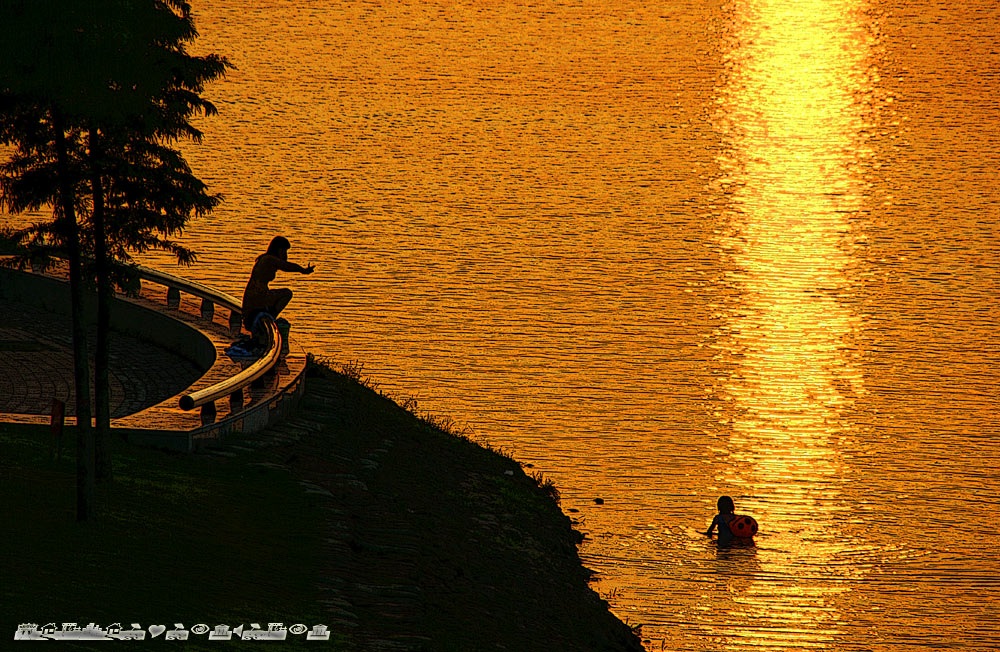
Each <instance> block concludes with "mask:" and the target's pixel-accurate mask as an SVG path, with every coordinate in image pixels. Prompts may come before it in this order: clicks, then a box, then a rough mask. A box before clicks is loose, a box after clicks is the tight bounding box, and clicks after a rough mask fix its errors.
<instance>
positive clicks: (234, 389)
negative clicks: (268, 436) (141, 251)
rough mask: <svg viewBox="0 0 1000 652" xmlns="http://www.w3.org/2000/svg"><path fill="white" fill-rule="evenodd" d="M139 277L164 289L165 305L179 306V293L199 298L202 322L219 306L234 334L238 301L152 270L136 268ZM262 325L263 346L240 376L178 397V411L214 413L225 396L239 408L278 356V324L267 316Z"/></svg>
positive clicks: (237, 325)
mask: <svg viewBox="0 0 1000 652" xmlns="http://www.w3.org/2000/svg"><path fill="white" fill-rule="evenodd" d="M138 272H139V277H140V278H142V279H145V280H147V281H152V282H154V283H159V284H160V285H164V286H166V288H167V305H168V306H170V307H177V306H179V305H180V293H181V292H185V293H187V294H190V295H193V296H196V297H198V298H199V299H201V316H202V319H211V318H212V317H213V315H214V314H215V306H216V305H220V306H223V307H224V308H226V309H228V310H229V328H230V330H231V331H232V332H234V333H238V332H239V329H240V323H241V321H242V318H243V307H242V305H241V304H240V302H238V301H236V299H234V298H233V297H231V296H229V295H228V294H225V293H224V292H219V291H218V290H215V289H213V288H210V287H208V286H207V285H202V284H201V283H197V282H194V281H188V280H187V279H183V278H180V277H178V276H174V275H173V274H167V273H165V272H161V271H158V270H155V269H150V268H148V267H142V266H140V267H139V268H138ZM260 320H261V322H262V323H263V325H264V332H265V334H266V337H267V347H266V349H265V352H264V354H263V355H262V356H261V357H260V359H259V360H257V361H256V362H254V363H253V364H251V365H250V366H249V367H247V368H246V369H243V370H242V371H240V373H238V374H236V375H234V376H231V377H229V378H227V379H225V380H223V381H221V382H218V383H216V384H214V385H212V386H211V387H206V388H205V389H201V390H198V391H197V392H191V393H190V394H185V395H183V396H181V398H180V408H181V409H182V410H193V409H194V408H196V407H199V406H200V407H201V408H202V414H205V413H214V412H215V401H217V400H219V399H222V398H226V397H229V399H230V402H231V404H234V405H239V404H242V402H243V389H244V388H245V387H246V386H247V385H249V384H251V383H252V382H254V381H255V380H258V379H259V378H261V377H262V376H264V375H265V374H267V373H268V372H269V371H271V369H273V368H274V365H275V364H276V363H277V362H278V359H279V358H280V357H281V349H282V346H281V334H280V333H279V331H278V325H277V324H276V323H275V321H274V318H272V317H271V316H270V315H267V314H265V315H262V316H261V317H260Z"/></svg>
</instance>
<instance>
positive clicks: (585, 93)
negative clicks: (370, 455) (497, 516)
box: [150, 0, 1000, 651]
mask: <svg viewBox="0 0 1000 652" xmlns="http://www.w3.org/2000/svg"><path fill="white" fill-rule="evenodd" d="M193 5H194V9H195V12H196V14H197V18H198V26H199V29H200V31H201V34H202V37H201V39H200V40H199V42H198V45H197V48H198V49H199V50H202V51H215V52H219V53H222V54H225V55H227V56H229V57H230V58H231V59H232V61H233V63H235V64H236V66H237V69H236V70H234V71H233V72H231V73H230V75H229V77H228V79H227V80H226V81H225V82H223V83H220V84H217V85H215V86H213V87H210V88H209V89H208V91H207V93H206V95H207V96H209V97H210V98H211V99H213V100H214V101H215V102H216V104H217V105H218V107H219V109H220V115H219V116H218V117H216V118H213V119H210V120H206V121H205V122H204V129H205V132H206V137H205V142H204V143H203V144H202V145H199V146H185V152H186V154H187V156H188V158H189V161H190V162H191V163H192V165H193V167H194V168H195V169H196V171H197V172H198V173H199V174H200V175H201V176H202V177H203V178H204V179H205V180H207V181H208V182H209V183H210V184H211V186H212V188H213V189H214V190H216V191H221V192H223V193H224V194H225V195H226V202H225V203H224V205H223V206H221V207H220V208H219V209H218V210H217V211H216V212H215V213H214V214H213V215H212V216H210V217H208V218H205V219H202V220H200V221H198V222H197V223H195V224H192V227H191V229H190V230H189V231H188V232H187V234H186V235H185V237H184V241H185V242H186V243H188V244H190V245H191V246H193V247H194V248H196V249H197V250H198V251H199V252H200V254H201V257H200V264H199V265H197V266H196V267H194V268H191V269H189V270H185V271H183V272H182V273H184V274H186V275H187V276H189V277H192V278H195V279H197V280H200V281H204V282H207V283H209V284H211V285H214V286H216V287H218V288H220V289H222V290H225V291H227V292H229V293H231V294H234V295H237V296H238V295H239V294H240V293H241V292H242V288H243V283H244V281H245V277H246V274H247V272H248V271H249V269H250V266H251V264H252V260H253V257H254V256H255V255H256V254H257V253H258V252H260V251H262V250H263V249H264V248H265V247H266V244H267V242H268V241H269V240H270V238H271V237H272V236H273V235H276V234H282V235H285V236H287V237H288V238H289V239H290V240H291V242H292V249H291V252H290V256H291V257H292V259H294V260H297V261H299V262H302V263H303V264H304V263H306V262H313V263H315V264H316V265H317V271H316V273H315V274H313V275H312V276H310V277H301V276H289V277H280V278H279V279H278V282H276V285H285V286H287V287H291V288H292V289H293V290H294V291H295V298H294V299H293V301H292V304H291V305H290V307H289V309H288V311H287V316H288V318H289V319H290V320H291V321H292V324H293V326H292V329H293V331H292V332H293V336H294V337H297V338H299V339H300V341H302V342H304V343H305V344H306V345H307V346H308V348H309V349H310V350H312V351H314V352H316V353H319V354H322V355H327V356H330V357H331V358H333V359H334V360H337V361H341V362H354V361H360V362H362V363H363V364H364V368H365V370H366V372H367V373H369V374H371V375H372V376H373V377H374V378H375V379H377V380H378V381H379V383H380V384H381V386H382V388H383V389H387V390H389V391H390V392H394V393H396V394H397V395H400V396H407V397H409V396H414V397H416V398H418V399H419V402H420V407H421V409H423V410H427V411H429V412H433V413H436V414H440V415H447V416H450V417H453V418H454V419H455V420H456V421H457V422H458V423H459V424H461V425H465V426H468V427H470V428H471V429H472V430H473V432H474V434H475V436H478V437H480V438H482V439H485V440H488V441H489V442H490V443H492V444H493V445H495V446H498V447H501V448H504V449H506V450H508V451H510V452H512V453H513V454H514V455H515V457H517V458H518V459H520V460H522V461H523V462H525V463H530V464H532V465H534V469H535V470H538V471H541V472H542V473H543V474H544V475H545V476H546V477H551V478H553V479H554V480H555V481H556V483H557V485H558V486H559V488H560V490H561V491H562V496H563V498H562V506H563V509H564V510H566V511H567V512H568V513H569V514H570V516H572V517H573V518H574V519H575V520H576V522H577V523H578V527H579V528H580V529H581V530H583V531H584V532H586V533H587V535H588V541H587V542H586V543H585V544H584V546H583V548H582V554H583V556H584V558H585V562H586V563H587V564H588V566H590V567H592V568H594V569H596V570H597V571H599V576H598V577H599V579H598V581H597V582H596V583H595V588H596V589H597V590H598V591H600V592H601V593H602V594H603V595H605V596H606V597H608V599H609V601H610V602H611V604H612V608H613V609H614V610H615V612H616V613H617V614H618V615H619V616H620V617H621V618H622V619H627V621H628V622H629V623H630V624H639V623H641V624H643V630H642V631H643V635H644V637H645V638H646V640H647V641H648V643H647V645H648V647H649V648H650V649H656V650H659V649H665V650H698V651H715V650H728V649H734V650H735V649H755V650H807V649H821V650H880V651H882V650H884V651H890V650H891V651H895V650H910V649H941V648H950V649H961V650H985V649H990V648H995V647H996V646H1000V616H998V615H997V612H996V609H995V604H997V603H1000V579H998V578H1000V539H998V531H1000V530H998V524H1000V519H998V514H997V508H996V506H997V504H998V501H1000V482H998V480H1000V478H998V474H1000V472H998V468H1000V465H998V463H1000V455H998V453H997V450H996V446H997V443H998V441H1000V428H998V426H997V423H996V420H997V414H998V412H1000V410H998V401H997V398H996V394H997V391H996V390H997V385H998V382H997V381H998V372H997V365H998V363H1000V359H998V358H1000V355H998V353H1000V346H998V338H997V336H996V332H995V331H996V324H997V316H998V313H1000V273H998V272H1000V268H998V265H1000V263H998V260H1000V227H998V209H997V206H998V199H1000V196H998V195H1000V193H998V187H1000V184H998V181H1000V179H998V172H997V171H998V169H1000V129H998V127H1000V121H998V117H1000V108H998V100H997V99H996V98H997V95H996V92H995V89H996V88H997V86H998V82H1000V74H998V71H1000V54H998V48H997V43H998V42H1000V24H998V15H997V10H996V4H995V2H993V0H971V1H969V2H961V3H954V2H944V1H943V0H942V1H939V0H915V1H906V2H904V1H903V0H887V1H878V0H726V1H723V0H705V1H702V0H680V1H671V2H662V3H640V2H611V1H608V0H604V1H587V0H570V1H568V2H527V1H523V2H502V3H501V2H482V1H476V2H464V3H450V2H449V3H439V2H434V1H432V0H420V1H416V0H412V1H410V2H406V1H402V2H384V3H383V2H338V3H325V2H324V3H319V2H309V3H305V2H298V3H294V2H291V1H288V0H253V1H250V0H197V1H196V2H194V3H193ZM150 262H152V263H154V264H157V265H161V266H166V263H165V262H164V261H163V260H161V259H155V258H154V259H151V261H150ZM721 494H728V495H731V496H733V497H734V499H735V500H736V504H737V511H738V512H744V513H749V514H753V515H754V516H755V517H756V519H757V520H758V521H759V523H760V527H761V531H760V534H759V535H758V536H757V538H756V541H757V545H756V546H755V547H735V548H724V547H723V548H719V547H717V546H716V545H715V544H714V543H712V542H710V541H709V540H708V539H707V538H706V537H705V536H704V534H702V533H703V532H704V530H705V529H706V528H707V526H708V524H709V522H710V520H711V518H712V516H713V513H714V506H715V501H716V498H717V497H718V496H719V495H721ZM595 498H602V499H603V504H597V503H596V502H595V500H594V499H595Z"/></svg>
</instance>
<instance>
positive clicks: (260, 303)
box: [243, 235, 315, 339]
mask: <svg viewBox="0 0 1000 652" xmlns="http://www.w3.org/2000/svg"><path fill="white" fill-rule="evenodd" d="M291 246H292V245H291V243H290V242H288V239H287V238H283V237H281V236H280V235H279V236H277V237H275V238H274V239H273V240H271V244H269V245H268V246H267V251H266V252H264V253H263V254H261V255H260V256H257V260H256V261H255V262H254V264H253V270H252V271H251V272H250V280H248V281H247V287H246V289H245V290H244V291H243V325H244V326H246V329H247V330H248V331H250V333H251V335H252V336H253V337H254V339H256V333H254V332H253V324H254V320H255V319H257V316H258V315H260V314H261V313H263V312H266V313H268V314H269V315H271V316H272V317H277V316H278V314H279V313H280V312H281V311H282V310H284V309H285V306H287V305H288V302H289V301H291V300H292V291H291V290H289V289H287V288H280V289H276V290H272V289H271V288H269V287H268V283H270V282H271V281H273V280H274V277H275V276H276V275H277V273H278V271H282V272H298V273H300V274H312V273H313V269H314V268H315V266H314V265H308V266H307V267H303V266H301V265H296V264H295V263H292V262H289V261H288V250H289V249H290V248H291Z"/></svg>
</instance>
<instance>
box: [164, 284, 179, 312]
mask: <svg viewBox="0 0 1000 652" xmlns="http://www.w3.org/2000/svg"><path fill="white" fill-rule="evenodd" d="M180 305H181V291H180V290H178V289H177V288H175V287H167V307H168V308H177V307H179V306H180Z"/></svg>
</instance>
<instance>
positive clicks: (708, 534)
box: [705, 516, 719, 536]
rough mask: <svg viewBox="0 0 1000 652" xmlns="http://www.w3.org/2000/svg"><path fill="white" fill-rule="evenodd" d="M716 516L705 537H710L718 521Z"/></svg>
mask: <svg viewBox="0 0 1000 652" xmlns="http://www.w3.org/2000/svg"><path fill="white" fill-rule="evenodd" d="M718 518H719V517H718V516H717V517H715V518H713V519H712V524H711V525H709V526H708V532H706V533H705V535H706V536H712V531H713V530H715V522H716V521H717V520H718Z"/></svg>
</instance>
